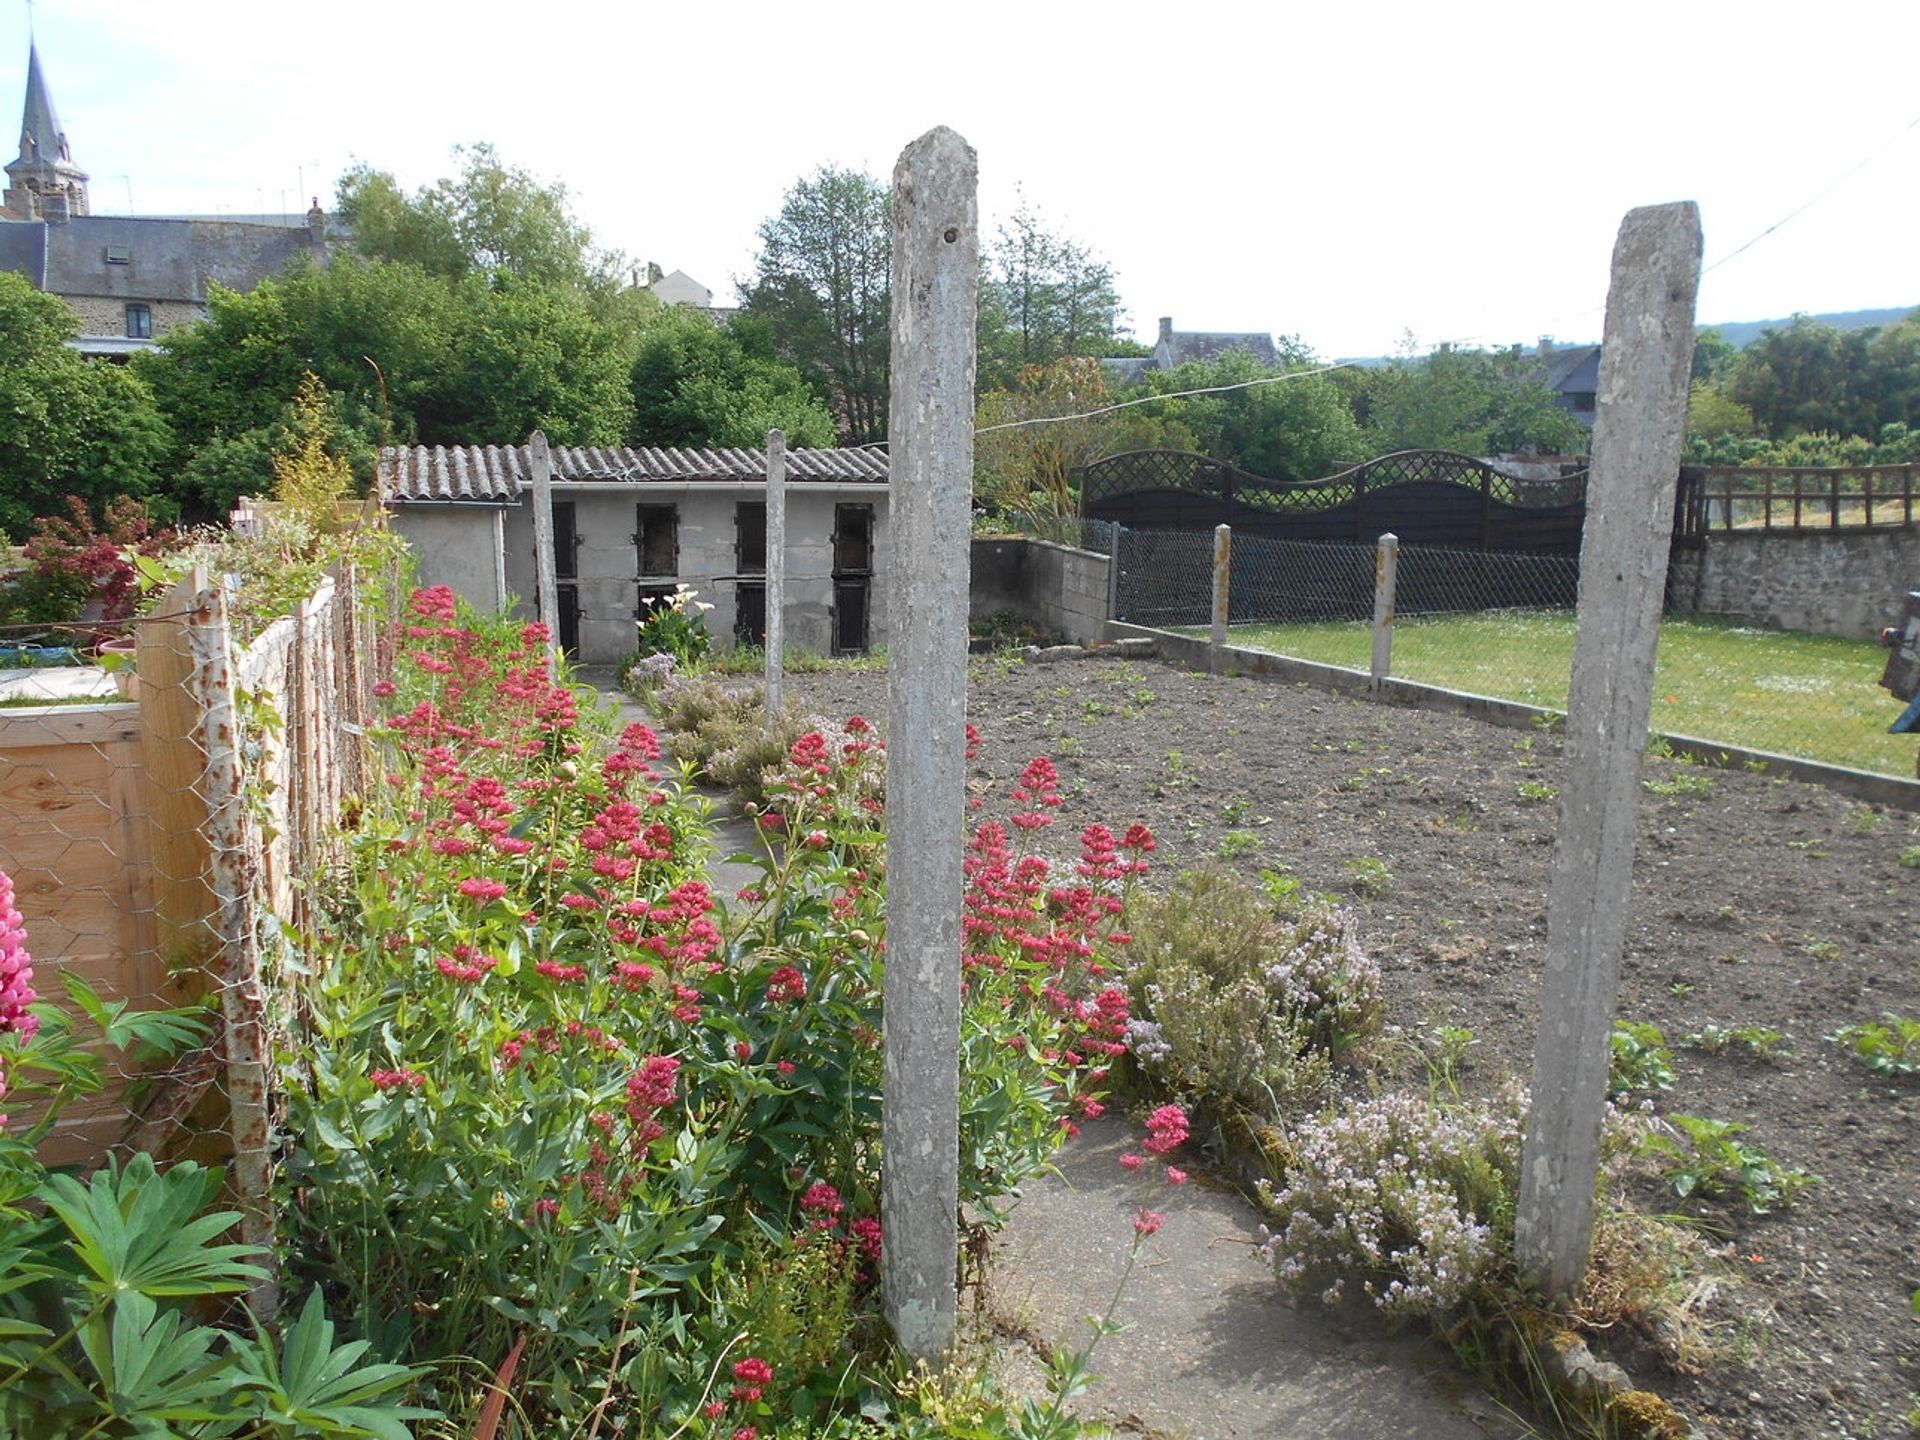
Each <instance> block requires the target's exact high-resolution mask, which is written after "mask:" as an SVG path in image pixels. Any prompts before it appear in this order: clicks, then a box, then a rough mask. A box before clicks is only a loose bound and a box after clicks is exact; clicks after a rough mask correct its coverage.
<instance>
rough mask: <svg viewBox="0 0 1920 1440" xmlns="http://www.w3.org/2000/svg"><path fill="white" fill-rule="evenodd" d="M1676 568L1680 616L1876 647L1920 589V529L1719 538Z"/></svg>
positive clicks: (1672, 585) (1677, 560)
mask: <svg viewBox="0 0 1920 1440" xmlns="http://www.w3.org/2000/svg"><path fill="white" fill-rule="evenodd" d="M1672 568H1673V574H1672V577H1671V579H1670V581H1669V583H1668V587H1667V589H1668V594H1669V595H1670V596H1671V597H1672V599H1673V607H1674V610H1675V612H1676V613H1678V614H1682V615H1700V616H1710V617H1713V618H1716V619H1725V620H1737V621H1739V622H1741V623H1743V624H1748V625H1756V626H1759V627H1761V628H1763V629H1768V630H1804V631H1809V632H1811V633H1812V634H1815V635H1844V636H1847V637H1848V638H1850V639H1854V640H1870V639H1873V638H1874V637H1876V636H1877V635H1879V633H1880V631H1881V629H1882V627H1884V626H1887V625H1893V624H1896V623H1898V621H1899V618H1900V608H1901V603H1902V600H1903V597H1904V596H1905V595H1906V593H1907V591H1909V590H1911V589H1914V588H1916V587H1920V526H1916V525H1907V526H1902V527H1900V528H1899V529H1893V530H1802V531H1799V532H1797V533H1796V532H1785V533H1774V534H1768V533H1767V532H1766V531H1763V530H1755V531H1739V530H1736V531H1731V532H1715V533H1714V534H1712V535H1710V536H1708V537H1707V542H1706V545H1705V546H1704V548H1702V549H1699V550H1686V551H1679V552H1676V553H1675V555H1674V557H1673V562H1672Z"/></svg>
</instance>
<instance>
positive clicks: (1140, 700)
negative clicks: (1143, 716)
mask: <svg viewBox="0 0 1920 1440" xmlns="http://www.w3.org/2000/svg"><path fill="white" fill-rule="evenodd" d="M1159 698H1160V697H1159V696H1158V695H1156V694H1154V693H1153V691H1151V690H1149V689H1148V688H1147V687H1146V686H1144V685H1142V686H1141V687H1140V688H1139V689H1138V690H1135V691H1134V692H1133V703H1134V704H1136V705H1138V706H1139V707H1140V708H1141V709H1142V710H1144V709H1146V708H1147V706H1149V705H1151V704H1153V702H1154V701H1156V700H1158V699H1159Z"/></svg>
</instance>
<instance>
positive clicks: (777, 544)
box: [766, 430, 787, 729]
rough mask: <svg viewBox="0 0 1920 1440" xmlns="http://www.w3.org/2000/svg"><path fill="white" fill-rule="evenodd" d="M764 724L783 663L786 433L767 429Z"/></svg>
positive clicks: (773, 716)
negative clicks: (765, 699)
mask: <svg viewBox="0 0 1920 1440" xmlns="http://www.w3.org/2000/svg"><path fill="white" fill-rule="evenodd" d="M766 538H767V601H766V610H767V728H768V729H772V728H773V727H774V725H776V724H777V723H778V722H779V719H780V681H781V677H782V674H783V672H784V667H785V664H786V651H785V646H786V618H787V617H786V608H787V600H786V590H787V436H786V432H785V431H784V430H769V431H768V432H767V537H766Z"/></svg>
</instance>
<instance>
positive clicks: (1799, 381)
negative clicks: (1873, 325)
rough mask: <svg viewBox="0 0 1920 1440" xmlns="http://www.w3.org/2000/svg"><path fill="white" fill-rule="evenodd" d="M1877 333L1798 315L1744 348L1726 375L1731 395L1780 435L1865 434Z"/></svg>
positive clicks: (1869, 426) (1869, 424) (1871, 416)
mask: <svg viewBox="0 0 1920 1440" xmlns="http://www.w3.org/2000/svg"><path fill="white" fill-rule="evenodd" d="M1873 333H1874V332H1873V331H1871V330H1840V329H1838V328H1836V327H1835V326H1832V325H1827V324H1823V323H1822V322H1820V321H1818V320H1814V319H1811V318H1810V317H1808V316H1805V315H1796V316H1794V317H1793V319H1792V320H1791V321H1789V322H1788V323H1787V325H1786V326H1785V327H1784V328H1779V329H1772V330H1765V331H1762V332H1761V335H1760V338H1759V339H1758V340H1755V341H1754V342H1753V343H1752V344H1751V345H1749V346H1747V348H1746V349H1745V350H1743V351H1741V352H1740V359H1739V361H1738V363H1737V364H1735V365H1734V367H1733V369H1732V370H1731V372H1730V373H1729V374H1728V376H1727V382H1726V391H1727V395H1728V398H1730V399H1732V400H1734V401H1736V402H1738V403H1739V404H1742V405H1745V406H1746V407H1747V408H1748V409H1749V410H1751V411H1752V412H1753V418H1754V419H1755V420H1756V421H1758V422H1759V424H1760V427H1761V429H1763V430H1764V431H1765V432H1766V433H1767V434H1768V435H1769V436H1771V437H1772V438H1774V439H1776V440H1783V439H1786V438H1788V437H1789V436H1792V435H1797V434H1800V433H1802V432H1805V431H1818V430H1825V431H1831V432H1833V433H1835V434H1839V435H1864V434H1867V433H1869V432H1871V431H1872V430H1873V429H1874V428H1875V421H1876V420H1877V419H1878V417H1877V416H1876V415H1875V413H1874V407H1873V405H1872V404H1871V403H1870V402H1869V401H1868V400H1867V399H1866V397H1865V395H1864V393H1863V390H1862V386H1861V381H1862V379H1863V378H1864V372H1865V370H1866V362H1867V357H1868V350H1869V346H1870V343H1871V340H1872V338H1873ZM1888 418H1890V419H1891V418H1900V417H1888Z"/></svg>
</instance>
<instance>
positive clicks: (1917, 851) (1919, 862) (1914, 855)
mask: <svg viewBox="0 0 1920 1440" xmlns="http://www.w3.org/2000/svg"><path fill="white" fill-rule="evenodd" d="M1900 863H1901V864H1902V865H1904V866H1906V867H1907V869H1909V870H1920V845H1909V846H1908V847H1907V848H1906V849H1904V850H1902V851H1901V852H1900Z"/></svg>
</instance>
